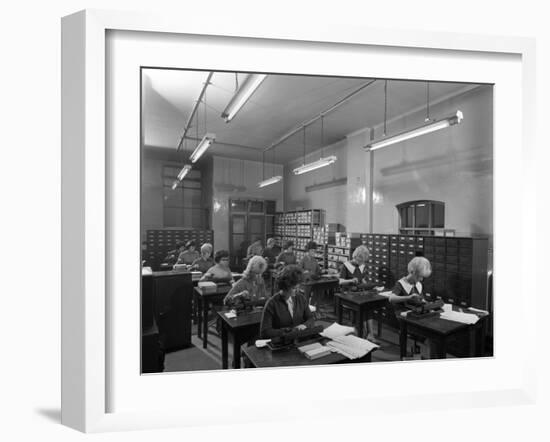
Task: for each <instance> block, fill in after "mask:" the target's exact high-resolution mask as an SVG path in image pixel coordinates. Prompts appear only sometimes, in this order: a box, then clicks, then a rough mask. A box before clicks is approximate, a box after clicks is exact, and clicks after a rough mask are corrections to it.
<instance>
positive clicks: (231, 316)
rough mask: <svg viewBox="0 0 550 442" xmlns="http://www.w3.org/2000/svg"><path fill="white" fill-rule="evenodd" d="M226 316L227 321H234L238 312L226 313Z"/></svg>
mask: <svg viewBox="0 0 550 442" xmlns="http://www.w3.org/2000/svg"><path fill="white" fill-rule="evenodd" d="M224 315H225V317H226V318H227V319H233V318H236V317H237V312H235V310H230V311H228V312H225V313H224Z"/></svg>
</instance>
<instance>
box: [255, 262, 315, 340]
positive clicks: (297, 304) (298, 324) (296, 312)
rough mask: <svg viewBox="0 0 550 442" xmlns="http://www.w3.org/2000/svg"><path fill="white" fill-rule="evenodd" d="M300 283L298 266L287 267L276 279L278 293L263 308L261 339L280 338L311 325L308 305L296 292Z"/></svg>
mask: <svg viewBox="0 0 550 442" xmlns="http://www.w3.org/2000/svg"><path fill="white" fill-rule="evenodd" d="M301 282H302V270H301V269H300V268H299V267H298V266H296V265H288V266H286V267H285V268H284V270H283V271H282V273H281V275H280V276H279V278H278V279H277V284H278V288H279V291H278V292H277V293H276V294H275V295H273V296H272V297H271V298H270V299H269V300H268V301H267V303H266V305H265V307H264V311H263V314H262V322H261V325H260V334H261V337H262V338H264V339H265V338H273V337H275V336H282V335H284V334H286V333H289V332H291V331H293V330H305V329H306V328H308V327H310V326H312V325H313V322H314V319H313V317H312V315H311V311H310V309H309V304H308V302H307V300H306V298H305V297H304V295H302V294H301V293H299V292H297V290H296V289H297V287H298V285H299V284H300V283H301Z"/></svg>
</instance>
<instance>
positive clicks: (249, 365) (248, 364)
mask: <svg viewBox="0 0 550 442" xmlns="http://www.w3.org/2000/svg"><path fill="white" fill-rule="evenodd" d="M242 356H243V363H244V368H256V367H255V366H254V364H252V361H251V360H250V359H248V357H247V356H246V354H244V353H243V355H242Z"/></svg>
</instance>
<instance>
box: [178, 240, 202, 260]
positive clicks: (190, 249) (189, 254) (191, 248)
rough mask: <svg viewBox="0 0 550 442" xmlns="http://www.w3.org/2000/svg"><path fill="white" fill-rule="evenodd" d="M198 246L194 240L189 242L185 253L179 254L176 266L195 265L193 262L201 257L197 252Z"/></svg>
mask: <svg viewBox="0 0 550 442" xmlns="http://www.w3.org/2000/svg"><path fill="white" fill-rule="evenodd" d="M196 246H197V243H196V242H195V241H194V240H190V241H187V243H186V244H185V251H183V252H181V253H180V254H179V256H178V261H177V262H176V264H187V265H191V264H193V262H194V261H195V260H196V259H197V258H199V257H200V255H199V252H197V251H196V250H195V247H196Z"/></svg>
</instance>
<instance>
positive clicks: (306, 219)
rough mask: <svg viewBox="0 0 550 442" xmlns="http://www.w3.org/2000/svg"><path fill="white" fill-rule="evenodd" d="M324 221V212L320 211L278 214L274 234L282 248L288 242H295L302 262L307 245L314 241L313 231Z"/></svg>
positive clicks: (295, 248)
mask: <svg viewBox="0 0 550 442" xmlns="http://www.w3.org/2000/svg"><path fill="white" fill-rule="evenodd" d="M323 219H324V211H323V210H318V209H313V210H300V211H293V212H284V213H277V214H276V215H275V219H274V224H273V234H274V237H275V238H276V239H277V240H278V242H279V244H280V245H281V246H282V245H283V244H284V243H285V242H286V241H293V242H294V251H295V253H296V258H297V260H298V261H300V260H301V259H302V257H303V256H304V254H305V250H306V246H307V243H308V242H310V241H311V240H313V229H314V228H318V227H319V226H320V225H321V224H322V223H323Z"/></svg>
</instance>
